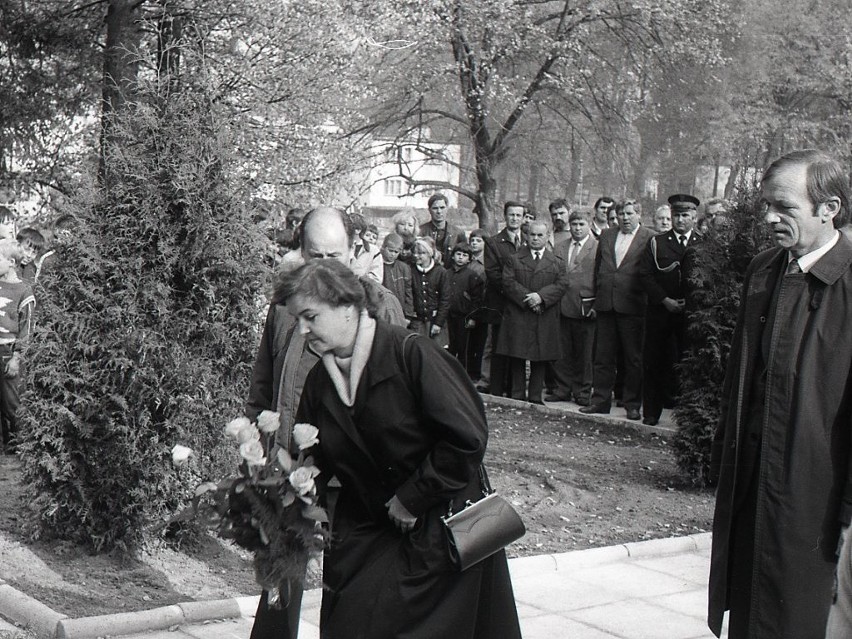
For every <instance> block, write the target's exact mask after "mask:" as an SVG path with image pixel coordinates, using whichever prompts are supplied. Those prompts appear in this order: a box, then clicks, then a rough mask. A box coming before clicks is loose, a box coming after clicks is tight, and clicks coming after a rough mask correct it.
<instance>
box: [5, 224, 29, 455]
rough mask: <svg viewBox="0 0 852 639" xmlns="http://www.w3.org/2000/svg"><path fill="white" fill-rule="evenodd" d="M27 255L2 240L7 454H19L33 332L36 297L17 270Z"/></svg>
mask: <svg viewBox="0 0 852 639" xmlns="http://www.w3.org/2000/svg"><path fill="white" fill-rule="evenodd" d="M22 259H23V251H22V250H21V247H20V246H19V245H18V242H17V241H16V240H14V239H8V238H7V239H3V240H0V367H2V368H0V426H2V434H3V440H2V444H3V452H4V453H5V454H12V453H14V452H15V448H16V445H17V441H16V440H17V436H18V421H17V413H18V405H19V404H20V387H19V385H20V379H21V377H22V373H23V370H22V367H23V361H22V357H23V355H22V352H23V350H24V347H25V346H26V344H27V341H28V340H29V336H30V331H31V329H32V314H33V309H34V308H35V297H34V296H33V290H32V288H31V287H30V285H29V284H27V283H25V282H23V281H21V279H20V278H19V277H18V272H17V270H16V268H17V266H18V265H19V264H20V263H21V260H22Z"/></svg>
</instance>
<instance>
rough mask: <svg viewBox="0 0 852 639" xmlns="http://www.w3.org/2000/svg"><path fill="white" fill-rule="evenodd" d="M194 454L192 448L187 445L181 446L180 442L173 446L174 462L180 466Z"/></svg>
mask: <svg viewBox="0 0 852 639" xmlns="http://www.w3.org/2000/svg"><path fill="white" fill-rule="evenodd" d="M190 455H192V449H191V448H187V447H186V446H181V445H180V444H175V447H174V448H172V463H173V464H174V465H175V466H180V465H181V464H183V463H185V462H186V460H187V459H189V456H190Z"/></svg>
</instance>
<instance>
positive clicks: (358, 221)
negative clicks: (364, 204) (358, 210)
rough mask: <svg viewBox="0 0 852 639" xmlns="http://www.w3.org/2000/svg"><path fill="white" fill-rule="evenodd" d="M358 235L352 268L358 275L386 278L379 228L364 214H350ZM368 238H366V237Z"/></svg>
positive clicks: (353, 248)
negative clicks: (369, 222) (365, 217)
mask: <svg viewBox="0 0 852 639" xmlns="http://www.w3.org/2000/svg"><path fill="white" fill-rule="evenodd" d="M350 218H351V220H352V224H353V226H354V227H355V229H356V231H357V233H358V236H357V237H356V238H355V242H354V244H353V246H352V255H353V258H352V264H351V265H350V266H351V267H352V270H353V271H354V272H355V274H356V275H358V276H361V275H367V276H369V277H371V278H372V279H374V280H376V281H377V282H381V281H382V279H384V269H383V261H382V256H381V251H379V249H378V247H377V244H378V240H379V229H378V228H377V227H376V225H375V224H368V223H367V221H366V220H365V219H364V216H363V215H358V214H356V215H352V216H350ZM365 238H366V239H365Z"/></svg>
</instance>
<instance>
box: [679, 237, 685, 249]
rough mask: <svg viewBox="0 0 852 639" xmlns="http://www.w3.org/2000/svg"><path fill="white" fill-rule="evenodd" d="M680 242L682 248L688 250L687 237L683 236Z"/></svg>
mask: <svg viewBox="0 0 852 639" xmlns="http://www.w3.org/2000/svg"><path fill="white" fill-rule="evenodd" d="M679 242H680V248H682V249H685V248H686V235H681V236H680V239H679Z"/></svg>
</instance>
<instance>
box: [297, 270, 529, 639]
mask: <svg viewBox="0 0 852 639" xmlns="http://www.w3.org/2000/svg"><path fill="white" fill-rule="evenodd" d="M288 287H289V291H288V295H287V299H288V303H287V308H288V311H289V312H290V313H292V314H293V315H294V316H295V317H296V318H297V320H298V322H299V330H300V331H301V332H302V333H303V334H304V335H305V338H306V340H307V341H308V344H309V345H310V347H311V348H312V349H314V350H315V351H317V352H318V353H321V354H322V362H321V363H319V364H317V366H316V367H315V368H314V369H313V370H312V371H311V373H310V374H309V376H308V379H307V380H306V383H305V388H304V391H303V393H302V399H301V403H300V406H299V412H298V415H297V420H298V421H299V422H308V423H311V424H313V425H314V426H316V427H317V428H318V429H319V444H317V445H315V446H314V447H313V449H312V451H311V452H312V453H313V454H314V456H315V459H316V463H317V465H318V466H319V467H320V469H321V471H322V473H323V475H322V476H325V477H329V476H331V475H334V476H336V477H337V478H338V479H339V480H340V483H341V485H342V488H341V492H340V497H339V499H338V501H337V505H336V510H335V513H334V519H333V522H332V541H331V545H330V547H329V548H328V550H327V551H326V555H325V558H324V562H323V570H324V572H323V585H324V591H323V602H322V612H321V616H320V626H321V635H322V637H323V638H324V639H393V638H397V637H406V638H408V639H434V638H435V637H453V638H454V639H456V638H457V639H516V638H519V637H520V627H519V624H518V617H517V611H516V609H515V602H514V596H513V594H512V585H511V581H510V579H509V572H508V564H507V561H506V555H505V553H504V552H503V551H500V552H498V553H497V554H495V555H492V556H491V557H489V558H488V559H485V560H484V561H482V562H480V563H479V564H476V565H475V566H473V567H471V568H469V569H467V570H465V571H464V572H460V571H458V569H457V568H456V567H455V566H454V565H453V564H452V562H451V559H450V554H449V548H448V543H447V537H446V531H445V529H444V526H443V523H442V522H441V516H442V515H444V514H445V513H446V512H447V509H448V506H449V504H450V503H452V505H453V508H454V509H456V510H458V509H460V508H461V507H462V506H463V504H464V503H465V501H466V500H469V499H470V500H476V499H477V498H478V497H479V496H481V486H480V483H479V473H478V469H479V465H480V463H481V462H482V457H483V455H484V453H485V444H486V441H487V437H488V435H487V425H486V422H485V416H484V412H483V407H482V403H481V401H480V399H479V396H478V394H477V393H476V391H475V389H474V388H473V386H472V385H471V383H470V381H469V380H468V378H467V375H466V374H465V372H464V370H463V368H462V367H461V365H460V364H459V363H458V362H457V361H456V360H455V359H453V358H452V357H450V356H449V355H447V354H446V353H445V352H443V350H442V349H440V348H438V347H437V346H435V344H434V343H433V341H432V340H429V339H423V338H421V337H413V338H411V339H409V340H408V341H406V336H407V335H408V333H407V332H406V331H405V330H403V329H399V328H397V327H392V326H390V325H388V324H385V323H383V322H381V321H378V322H377V321H375V320H373V319H372V318H371V317H370V316H369V314H368V313H367V310H366V309H365V301H364V296H363V289H362V288H361V287H360V286H358V285H357V280H356V279H355V277H354V276H353V275H352V274H351V273H350V272H349V271H348V270H347V269H346V268H345V267H342V266H341V265H338V264H336V263H333V262H331V261H329V260H322V261H317V262H314V263H311V264H307V265H305V266H303V267H302V268H301V269H299V270H297V271H296V272H294V273H293V274H291V276H290V281H289V283H288Z"/></svg>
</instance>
